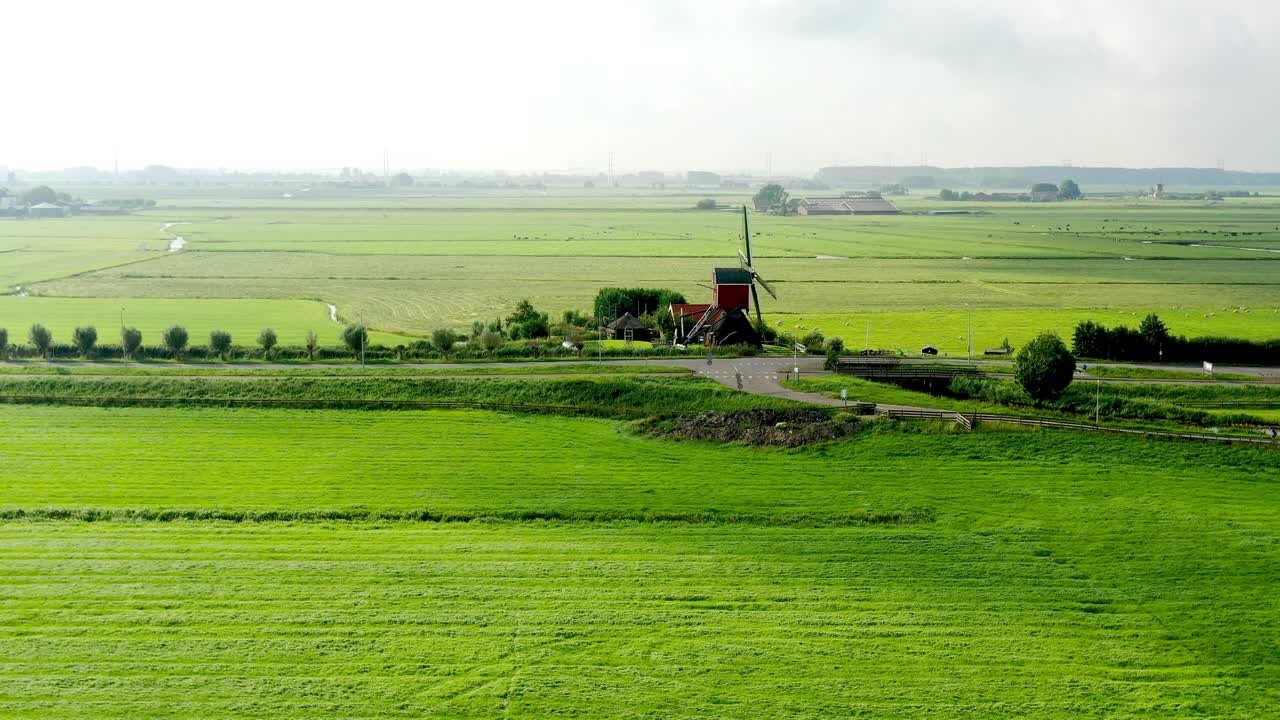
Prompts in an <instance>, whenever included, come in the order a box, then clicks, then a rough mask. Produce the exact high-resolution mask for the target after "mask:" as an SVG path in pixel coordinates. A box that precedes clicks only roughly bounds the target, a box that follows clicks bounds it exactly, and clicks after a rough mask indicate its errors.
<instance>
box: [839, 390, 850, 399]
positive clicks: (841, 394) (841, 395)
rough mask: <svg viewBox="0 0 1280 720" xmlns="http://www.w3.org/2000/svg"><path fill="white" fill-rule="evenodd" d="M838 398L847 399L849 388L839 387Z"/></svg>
mask: <svg viewBox="0 0 1280 720" xmlns="http://www.w3.org/2000/svg"><path fill="white" fill-rule="evenodd" d="M840 399H841V400H848V399H849V388H840Z"/></svg>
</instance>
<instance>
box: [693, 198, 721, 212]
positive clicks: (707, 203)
mask: <svg viewBox="0 0 1280 720" xmlns="http://www.w3.org/2000/svg"><path fill="white" fill-rule="evenodd" d="M693 207H694V209H695V210H715V209H716V208H717V207H718V206H717V205H716V199H715V198H703V199H702V200H699V201H698V204H697V205H694V206H693Z"/></svg>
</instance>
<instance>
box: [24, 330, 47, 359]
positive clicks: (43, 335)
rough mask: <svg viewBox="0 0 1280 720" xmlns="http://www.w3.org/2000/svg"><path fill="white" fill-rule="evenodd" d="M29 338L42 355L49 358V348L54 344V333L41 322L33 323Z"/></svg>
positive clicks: (28, 334) (28, 333)
mask: <svg viewBox="0 0 1280 720" xmlns="http://www.w3.org/2000/svg"><path fill="white" fill-rule="evenodd" d="M27 339H28V340H30V341H31V344H32V345H33V346H34V347H35V349H36V352H37V353H39V355H40V357H42V358H44V359H45V360H48V359H49V348H50V347H52V346H53V334H52V333H50V332H49V329H48V328H46V327H45V326H43V325H41V324H40V323H36V324H35V325H32V326H31V330H30V331H29V332H27Z"/></svg>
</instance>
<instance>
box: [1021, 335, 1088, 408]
mask: <svg viewBox="0 0 1280 720" xmlns="http://www.w3.org/2000/svg"><path fill="white" fill-rule="evenodd" d="M1075 370H1076V359H1075V358H1074V357H1072V355H1071V351H1070V350H1067V346H1066V345H1065V344H1064V343H1063V342H1062V338H1059V337H1058V336H1057V334H1056V333H1042V334H1040V335H1039V336H1038V337H1036V339H1034V340H1032V341H1031V342H1029V343H1027V344H1026V345H1024V346H1022V349H1021V350H1019V351H1018V354H1017V355H1016V356H1015V357H1014V360H1013V376H1014V378H1015V379H1016V380H1017V381H1018V384H1019V385H1021V386H1022V389H1023V390H1026V391H1027V394H1028V395H1030V396H1031V398H1032V399H1034V400H1035V401H1036V402H1045V401H1048V400H1056V399H1058V398H1059V397H1061V396H1062V393H1063V392H1064V391H1065V390H1066V389H1067V386H1068V385H1070V384H1071V379H1072V377H1073V376H1074V375H1075Z"/></svg>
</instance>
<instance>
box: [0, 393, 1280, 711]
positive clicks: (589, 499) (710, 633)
mask: <svg viewBox="0 0 1280 720" xmlns="http://www.w3.org/2000/svg"><path fill="white" fill-rule="evenodd" d="M5 430H6V431H5V433H3V435H0V453H2V454H3V457H4V458H5V459H6V462H4V463H3V464H0V517H3V518H5V519H4V520H3V521H2V522H0V716H4V717H15V718H18V717H22V718H30V717H42V718H73V717H88V716H92V717H138V716H147V717H191V716H197V715H199V716H208V717H275V718H302V717H315V716H318V715H326V716H343V717H425V716H431V717H497V716H504V717H529V718H534V717H548V716H578V717H592V718H656V717H665V718H673V717H689V718H692V717H708V716H715V717H723V718H755V717H762V716H768V717H855V716H874V717H884V718H916V717H921V716H937V717H949V718H950V717H961V718H964V717H971V718H1025V717H1042V718H1076V717H1081V716H1082V715H1088V716H1098V715H1105V716H1106V717H1114V718H1182V717H1214V718H1259V717H1274V716H1275V715H1276V713H1275V711H1274V708H1275V706H1276V703H1275V700H1276V697H1277V696H1276V687H1277V686H1276V679H1277V675H1276V657H1277V652H1280V645H1278V644H1277V638H1278V637H1280V633H1278V632H1277V631H1280V626H1278V625H1277V618H1280V604H1278V603H1280V601H1278V600H1277V594H1276V592H1275V588H1276V584H1277V582H1278V581H1280V571H1278V570H1277V568H1280V556H1278V548H1280V542H1277V537H1278V534H1280V515H1278V514H1277V512H1276V508H1277V507H1278V506H1280V505H1278V503H1280V485H1277V483H1276V478H1277V477H1280V454H1277V453H1276V452H1274V451H1270V450H1266V449H1254V448H1233V447H1217V446H1211V445H1203V444H1190V443H1176V442H1155V443H1152V442H1144V441H1142V440H1139V439H1133V438H1116V437H1107V436H1093V435H1086V434H1078V433H1071V432H1047V431H1046V432H1035V431H1031V432H978V433H972V434H961V433H937V432H920V431H913V430H911V429H910V428H897V427H895V426H892V425H890V426H885V427H880V428H878V429H873V430H867V431H864V432H862V433H858V434H856V435H854V436H852V437H850V438H849V439H846V440H842V441H839V442H835V443H828V444H824V445H819V446H813V447H808V448H803V449H798V450H774V449H760V448H749V447H745V446H739V445H712V444H705V443H693V442H672V441H666V440H656V439H651V438H649V437H647V436H644V435H640V434H636V433H635V432H633V431H632V430H631V429H630V427H629V426H627V425H624V424H620V423H618V422H615V421H611V420H603V419H592V418H566V417H554V416H525V415H511V414H503V413H489V412H479V411H425V412H417V411H403V412H379V411H331V410H311V411H299V410H248V409H246V410H234V411H233V410H226V409H198V408H146V409H144V408H98V407H57V406H10V407H8V408H7V409H6V410H5ZM183 518H197V519H183ZM198 518H203V519H198ZM219 518H221V519H219ZM91 519H92V520H93V521H92V522H90V521H89V520H91ZM450 520H452V522H450Z"/></svg>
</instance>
